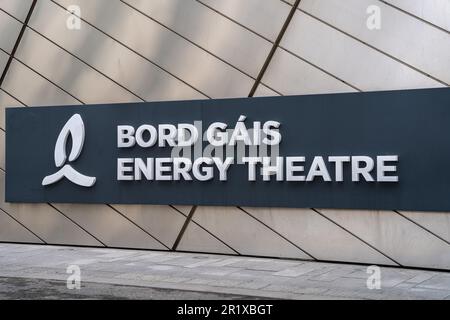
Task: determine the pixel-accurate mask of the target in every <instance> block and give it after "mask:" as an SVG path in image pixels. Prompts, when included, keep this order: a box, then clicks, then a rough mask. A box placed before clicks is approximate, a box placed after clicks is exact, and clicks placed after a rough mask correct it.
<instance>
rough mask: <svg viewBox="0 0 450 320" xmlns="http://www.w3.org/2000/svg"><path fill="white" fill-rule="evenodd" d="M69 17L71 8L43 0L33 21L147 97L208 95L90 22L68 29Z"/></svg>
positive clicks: (38, 28)
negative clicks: (65, 8) (77, 27)
mask: <svg viewBox="0 0 450 320" xmlns="http://www.w3.org/2000/svg"><path fill="white" fill-rule="evenodd" d="M83 12H84V11H83ZM67 17H68V14H67V12H66V11H64V10H63V9H62V8H60V7H59V6H57V5H55V4H53V3H51V2H49V1H39V2H38V4H37V5H36V8H35V10H34V13H33V16H32V17H31V19H30V22H29V25H30V26H31V28H33V29H34V30H36V31H38V32H39V33H40V34H42V35H44V36H45V37H47V38H49V39H50V40H51V41H53V42H55V43H57V44H58V45H59V46H61V47H62V48H64V49H65V50H67V51H69V52H70V53H72V54H73V55H75V56H76V57H77V58H79V59H81V60H82V61H83V62H85V63H87V64H88V65H90V66H92V67H93V68H95V69H97V70H98V71H99V72H102V73H103V74H105V75H106V76H108V77H109V78H111V79H113V80H114V81H116V82H117V83H119V84H121V85H122V86H124V87H126V88H127V89H129V90H130V91H132V92H133V93H135V94H136V95H138V96H139V97H141V98H142V99H144V100H147V101H158V100H180V99H201V98H205V96H204V95H202V94H201V93H199V92H198V91H195V90H194V89H193V88H191V87H189V85H187V84H185V83H183V82H182V81H180V80H178V79H176V78H174V77H173V76H171V75H170V74H169V73H167V72H166V71H164V70H162V69H160V68H159V67H157V66H156V65H154V64H152V63H151V62H149V61H147V60H146V59H145V58H144V57H142V56H140V55H139V54H137V53H135V52H133V51H130V50H129V49H127V48H126V47H125V46H123V45H122V44H120V43H118V42H117V41H115V40H113V39H112V38H110V37H108V36H107V35H105V34H103V33H102V32H101V31H99V30H96V29H95V28H93V27H91V26H90V25H89V24H87V23H82V25H81V29H80V30H69V29H67V28H66V27H65V23H66V19H67ZM70 75H71V74H69V75H68V76H70ZM71 76H75V74H72V75H71ZM103 99H105V97H103Z"/></svg>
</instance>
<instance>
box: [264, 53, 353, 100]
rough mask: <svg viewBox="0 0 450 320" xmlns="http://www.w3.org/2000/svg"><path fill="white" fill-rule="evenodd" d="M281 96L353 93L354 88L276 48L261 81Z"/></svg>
mask: <svg viewBox="0 0 450 320" xmlns="http://www.w3.org/2000/svg"><path fill="white" fill-rule="evenodd" d="M262 82H263V83H264V84H267V85H268V86H269V87H271V88H273V89H275V90H277V91H278V92H280V93H282V94H283V95H297V94H317V93H338V92H354V91H356V90H355V89H354V88H352V87H350V86H349V85H347V84H345V83H344V82H342V81H340V80H338V79H336V78H334V77H332V76H331V75H329V74H327V73H326V72H324V71H322V70H320V69H318V68H316V67H314V66H312V65H311V64H308V63H306V62H305V61H303V60H300V59H299V58H297V57H295V56H294V55H292V54H290V53H289V52H286V51H285V50H284V49H280V48H278V49H277V51H276V52H275V55H274V56H273V58H272V60H271V62H270V64H269V67H268V68H267V70H266V73H265V74H264V77H263V79H262Z"/></svg>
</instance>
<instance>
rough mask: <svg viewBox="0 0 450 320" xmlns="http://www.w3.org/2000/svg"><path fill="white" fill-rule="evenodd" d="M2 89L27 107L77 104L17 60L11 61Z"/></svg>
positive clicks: (76, 101)
mask: <svg viewBox="0 0 450 320" xmlns="http://www.w3.org/2000/svg"><path fill="white" fill-rule="evenodd" d="M2 89H5V91H7V92H8V93H10V94H11V95H13V96H14V97H16V98H17V99H19V100H20V101H22V102H23V103H25V104H26V105H29V106H49V105H62V104H79V102H78V100H76V99H74V98H73V97H71V96H69V95H68V94H67V93H65V92H64V91H62V90H61V89H59V88H58V87H56V86H55V85H53V84H52V83H50V82H48V81H47V80H45V79H44V78H43V77H41V76H40V75H38V74H37V73H36V72H34V71H33V70H31V69H30V68H28V67H26V66H25V65H23V64H22V63H20V62H18V61H17V60H13V61H12V63H11V65H10V67H9V70H8V74H7V76H6V78H5V80H4V81H3V85H2Z"/></svg>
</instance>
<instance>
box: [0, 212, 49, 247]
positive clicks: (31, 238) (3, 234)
mask: <svg viewBox="0 0 450 320" xmlns="http://www.w3.org/2000/svg"><path fill="white" fill-rule="evenodd" d="M0 242H24V243H41V244H43V242H42V241H41V240H39V238H37V237H36V236H35V235H34V234H32V233H31V232H30V231H28V230H27V229H25V228H24V227H23V226H21V225H20V224H19V223H18V222H17V221H15V220H14V219H12V218H11V217H10V216H8V215H7V214H6V213H4V212H3V211H1V210H0Z"/></svg>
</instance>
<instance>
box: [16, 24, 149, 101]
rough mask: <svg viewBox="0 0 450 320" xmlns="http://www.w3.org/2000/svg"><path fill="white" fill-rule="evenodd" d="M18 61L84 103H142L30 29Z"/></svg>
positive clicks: (20, 50)
mask: <svg viewBox="0 0 450 320" xmlns="http://www.w3.org/2000/svg"><path fill="white" fill-rule="evenodd" d="M15 58H16V59H18V60H20V61H21V62H23V63H25V64H26V65H27V66H29V67H30V68H32V69H33V70H35V71H37V72H38V73H40V74H41V75H43V76H44V77H46V78H47V79H49V80H51V81H52V82H53V83H56V84H58V86H60V87H61V88H63V89H64V90H66V91H67V92H69V93H70V94H72V95H74V96H75V97H77V98H78V99H80V100H81V101H84V102H89V103H108V102H111V103H119V102H138V101H142V100H140V99H139V98H137V97H136V96H134V95H133V94H131V93H130V92H128V91H127V90H125V89H124V88H122V87H120V86H119V85H117V84H115V83H114V82H113V81H111V80H109V79H108V78H105V77H104V76H103V75H102V74H100V73H98V72H97V71H95V70H93V69H92V68H90V67H89V66H87V65H86V64H84V63H82V62H81V61H80V60H78V59H76V58H74V57H73V56H71V55H70V54H68V53H67V52H65V51H64V50H62V49H60V48H59V47H57V46H56V45H54V44H53V43H51V42H50V41H48V40H46V39H45V38H43V37H42V36H40V35H38V34H37V33H36V32H34V31H32V30H30V29H27V31H25V33H24V34H23V37H22V40H21V42H20V46H19V48H18V50H17V52H16V54H15ZM55 65H57V66H58V68H56V69H55Z"/></svg>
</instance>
